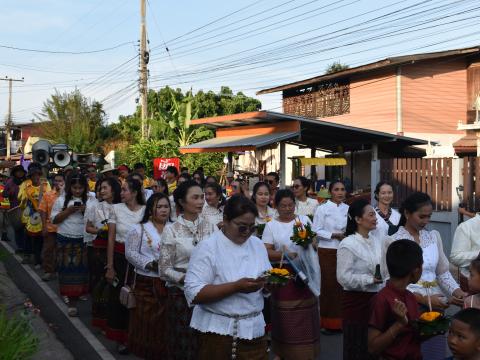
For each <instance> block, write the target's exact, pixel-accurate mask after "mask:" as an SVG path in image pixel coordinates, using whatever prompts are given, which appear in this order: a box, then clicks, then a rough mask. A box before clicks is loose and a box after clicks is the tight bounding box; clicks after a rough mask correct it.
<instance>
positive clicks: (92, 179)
mask: <svg viewBox="0 0 480 360" xmlns="http://www.w3.org/2000/svg"><path fill="white" fill-rule="evenodd" d="M87 182H88V189H89V190H90V191H93V192H95V184H96V183H97V168H96V167H95V165H89V166H88V167H87Z"/></svg>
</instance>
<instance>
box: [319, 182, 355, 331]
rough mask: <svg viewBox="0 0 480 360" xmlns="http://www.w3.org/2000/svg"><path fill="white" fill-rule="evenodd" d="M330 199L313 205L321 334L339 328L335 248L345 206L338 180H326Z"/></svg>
mask: <svg viewBox="0 0 480 360" xmlns="http://www.w3.org/2000/svg"><path fill="white" fill-rule="evenodd" d="M328 191H329V193H330V195H331V199H330V200H328V201H327V202H325V203H323V204H322V205H320V206H319V207H318V208H317V211H316V212H315V216H314V218H313V230H314V231H315V232H316V233H317V236H318V257H319V259H320V268H321V270H322V288H321V295H320V317H321V319H322V324H321V325H322V328H323V332H324V333H325V334H330V333H332V331H338V330H341V329H342V307H341V305H342V304H341V302H340V301H338V299H341V298H342V287H341V286H340V284H339V283H338V282H337V273H336V270H337V248H338V246H339V245H340V241H341V240H343V238H344V237H345V229H346V227H347V212H348V205H346V204H345V203H344V201H345V196H346V191H345V185H344V184H343V183H342V182H341V181H334V182H332V183H330V186H329V188H328Z"/></svg>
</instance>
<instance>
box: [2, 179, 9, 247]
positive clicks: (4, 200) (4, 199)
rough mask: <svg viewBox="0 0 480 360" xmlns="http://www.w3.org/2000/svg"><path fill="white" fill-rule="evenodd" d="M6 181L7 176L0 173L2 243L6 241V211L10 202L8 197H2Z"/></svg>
mask: <svg viewBox="0 0 480 360" xmlns="http://www.w3.org/2000/svg"><path fill="white" fill-rule="evenodd" d="M7 179H8V175H6V174H4V173H3V172H1V173H0V217H1V220H0V224H1V226H2V227H1V232H2V241H8V236H7V224H8V222H7V211H8V210H10V200H9V199H8V197H6V196H3V191H4V190H5V187H4V184H5V182H6V180H7Z"/></svg>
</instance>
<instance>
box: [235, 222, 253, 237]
mask: <svg viewBox="0 0 480 360" xmlns="http://www.w3.org/2000/svg"><path fill="white" fill-rule="evenodd" d="M232 222H233V223H234V224H235V225H236V226H237V229H238V232H239V233H240V234H252V233H254V232H255V230H257V225H250V226H249V225H238V224H237V223H235V222H234V221H232Z"/></svg>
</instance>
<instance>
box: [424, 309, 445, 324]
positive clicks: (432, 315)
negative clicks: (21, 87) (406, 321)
mask: <svg viewBox="0 0 480 360" xmlns="http://www.w3.org/2000/svg"><path fill="white" fill-rule="evenodd" d="M440 316H442V314H441V313H439V312H437V311H429V312H425V313H423V314H422V315H420V320H423V321H428V322H432V321H435V320H437V319H438V318H439V317H440Z"/></svg>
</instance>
